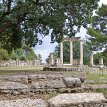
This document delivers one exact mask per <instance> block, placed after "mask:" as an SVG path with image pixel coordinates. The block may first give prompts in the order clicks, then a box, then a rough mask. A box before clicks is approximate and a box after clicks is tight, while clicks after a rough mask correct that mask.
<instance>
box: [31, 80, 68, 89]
mask: <svg viewBox="0 0 107 107" xmlns="http://www.w3.org/2000/svg"><path fill="white" fill-rule="evenodd" d="M32 87H33V88H35V89H58V88H66V86H65V84H64V83H63V80H45V81H37V82H32Z"/></svg>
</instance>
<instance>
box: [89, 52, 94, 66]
mask: <svg viewBox="0 0 107 107" xmlns="http://www.w3.org/2000/svg"><path fill="white" fill-rule="evenodd" d="M90 65H91V66H93V65H94V62H93V52H91V55H90Z"/></svg>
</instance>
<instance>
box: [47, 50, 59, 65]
mask: <svg viewBox="0 0 107 107" xmlns="http://www.w3.org/2000/svg"><path fill="white" fill-rule="evenodd" d="M52 54H53V57H54V58H58V54H57V53H55V52H52V53H50V54H49V56H48V58H47V59H46V62H47V63H48V64H49V62H50V60H51V55H52Z"/></svg>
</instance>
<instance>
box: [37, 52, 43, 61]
mask: <svg viewBox="0 0 107 107" xmlns="http://www.w3.org/2000/svg"><path fill="white" fill-rule="evenodd" d="M37 59H38V60H40V61H41V62H42V55H41V54H38V56H37Z"/></svg>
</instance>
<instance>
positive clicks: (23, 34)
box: [0, 0, 99, 50]
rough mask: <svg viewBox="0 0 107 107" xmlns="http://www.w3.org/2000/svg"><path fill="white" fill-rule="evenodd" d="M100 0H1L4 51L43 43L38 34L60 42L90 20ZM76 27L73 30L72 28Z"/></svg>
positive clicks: (0, 11)
mask: <svg viewBox="0 0 107 107" xmlns="http://www.w3.org/2000/svg"><path fill="white" fill-rule="evenodd" d="M98 1H99V0H1V1H0V44H2V45H1V46H2V47H3V48H5V49H7V50H12V48H14V49H16V48H19V47H21V45H22V43H23V42H24V43H25V44H26V45H28V46H35V45H36V44H37V43H38V42H39V43H42V42H41V40H40V39H39V37H38V33H39V34H40V35H41V36H46V35H48V34H49V31H50V29H51V31H52V32H51V41H52V42H55V41H57V42H60V41H61V40H62V39H63V35H64V34H66V35H68V36H69V37H71V36H74V35H75V33H76V32H77V31H78V30H79V29H80V26H81V25H83V26H84V27H86V25H87V23H89V22H90V17H91V16H92V11H93V10H94V9H96V8H97V6H98V4H97V3H98ZM75 26H76V27H77V29H76V30H75V29H74V27H75Z"/></svg>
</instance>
